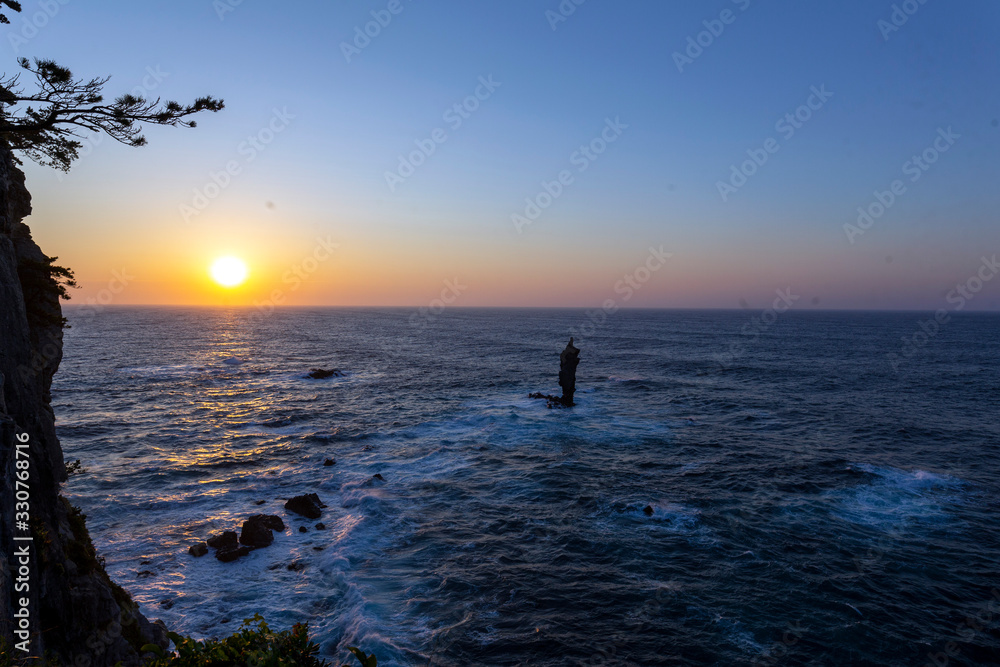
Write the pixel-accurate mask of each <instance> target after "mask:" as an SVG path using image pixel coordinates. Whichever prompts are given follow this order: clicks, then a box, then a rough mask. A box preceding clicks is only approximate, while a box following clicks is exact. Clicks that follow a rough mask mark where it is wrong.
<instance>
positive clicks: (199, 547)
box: [188, 542, 208, 558]
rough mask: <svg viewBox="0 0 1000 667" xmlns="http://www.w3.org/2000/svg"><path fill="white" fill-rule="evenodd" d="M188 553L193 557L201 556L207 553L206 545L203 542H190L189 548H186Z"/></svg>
mask: <svg viewBox="0 0 1000 667" xmlns="http://www.w3.org/2000/svg"><path fill="white" fill-rule="evenodd" d="M188 553H189V554H191V555H192V556H194V557H195V558H201V557H202V556H204V555H205V554H207V553H208V545H207V544H205V543H204V542H198V544H192V545H191V548H189V549H188Z"/></svg>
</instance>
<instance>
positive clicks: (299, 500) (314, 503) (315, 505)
mask: <svg viewBox="0 0 1000 667" xmlns="http://www.w3.org/2000/svg"><path fill="white" fill-rule="evenodd" d="M323 507H326V505H324V504H323V501H321V500H320V499H319V496H317V495H316V494H315V493H306V494H304V495H301V496H295V497H294V498H292V499H290V500H289V501H288V502H287V503H285V509H286V510H288V511H289V512H295V513H296V514H300V515H302V516H304V517H305V518H307V519H318V518H320V517H321V516H323V510H322V508H323Z"/></svg>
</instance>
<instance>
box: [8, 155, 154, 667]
mask: <svg viewBox="0 0 1000 667" xmlns="http://www.w3.org/2000/svg"><path fill="white" fill-rule="evenodd" d="M30 213H31V195H30V194H29V193H28V190H27V189H26V188H25V187H24V174H23V173H22V172H21V171H20V170H19V169H18V168H17V167H16V166H15V162H14V159H13V156H12V154H11V152H10V148H9V145H8V144H7V143H6V142H0V378H2V380H0V470H2V471H3V474H0V507H2V508H4V511H3V512H0V536H2V542H3V548H2V549H0V593H2V595H0V637H2V638H4V640H5V641H7V642H9V641H10V640H11V638H13V637H15V634H14V630H15V628H16V627H17V628H23V629H24V630H25V631H26V632H27V633H28V634H29V635H30V653H31V655H35V656H43V655H44V656H46V659H45V661H46V662H51V663H52V664H56V663H57V662H58V663H59V664H64V665H70V664H91V665H113V664H116V663H118V662H121V663H122V665H123V666H124V667H133V666H135V665H139V664H140V662H141V647H142V646H143V645H144V644H147V643H152V644H157V645H158V646H161V647H163V648H166V647H167V646H168V645H169V641H168V639H167V636H166V632H164V631H163V629H162V626H159V625H156V624H153V623H150V621H149V620H148V619H147V618H146V617H145V616H143V614H142V613H140V612H139V610H138V605H136V604H135V603H134V602H133V601H132V599H131V597H130V596H129V594H128V593H127V592H126V591H125V590H124V589H122V588H121V587H119V586H117V585H115V584H114V583H113V582H112V581H111V579H110V578H109V577H108V574H107V572H106V571H105V569H104V565H103V562H102V560H101V559H100V558H99V557H98V555H97V554H96V553H95V551H94V547H93V545H92V543H91V539H90V535H89V531H88V530H87V525H86V517H85V516H84V515H83V513H81V512H80V511H79V510H78V509H76V508H74V507H73V506H72V505H71V504H70V503H69V502H68V501H66V499H65V498H63V497H62V496H61V495H60V487H59V484H60V482H63V481H65V480H66V476H67V474H66V466H65V464H64V461H63V452H62V448H61V447H60V445H59V439H58V438H57V436H56V430H55V416H54V413H53V410H52V405H51V402H52V393H51V387H52V378H53V376H54V375H55V373H56V371H57V369H58V368H59V364H60V362H61V360H62V355H63V313H62V309H61V307H60V300H59V285H58V283H57V282H56V280H55V279H54V278H53V272H52V265H51V258H49V257H48V256H46V254H45V253H43V252H42V250H41V248H39V246H38V244H36V243H35V241H34V239H32V236H31V230H30V229H29V228H28V226H27V225H25V224H24V223H23V222H22V220H23V219H24V218H25V217H27V216H28V215H29V214H30ZM21 434H28V435H29V436H30V439H29V440H28V441H27V443H24V442H22V441H19V440H18V438H17V436H18V435H21ZM24 454H28V458H29V460H30V461H31V466H30V468H29V469H28V474H29V478H28V480H27V484H28V485H29V487H30V489H31V524H32V526H31V532H32V533H34V534H36V535H39V536H41V535H44V536H46V537H45V538H44V539H40V538H38V537H36V539H35V540H34V542H33V546H32V554H31V555H32V558H31V566H30V567H31V582H30V587H29V588H25V589H24V590H23V591H18V592H17V595H16V596H15V578H16V576H17V567H16V564H15V562H14V561H13V560H11V558H12V554H13V553H14V545H15V542H14V541H13V538H14V536H20V535H24V531H23V530H21V529H20V528H18V527H17V526H16V525H15V514H14V512H13V511H12V509H13V508H14V504H15V495H16V492H17V489H16V488H15V482H16V481H20V480H19V479H18V477H17V476H16V475H15V474H14V471H15V470H16V468H15V459H16V458H18V456H19V455H20V456H23V455H24ZM8 510H11V511H8ZM21 598H24V599H25V600H26V601H27V602H26V605H25V606H26V607H27V608H28V609H30V611H31V614H30V618H26V619H23V620H19V619H16V618H15V617H14V613H15V604H16V603H17V602H19V601H20V599H21ZM19 607H20V605H18V608H19ZM111 627H119V628H122V629H123V631H122V632H119V633H117V634H112V633H110V632H108V628H111ZM95 637H101V641H99V642H97V641H94V638H95ZM8 646H9V644H8ZM4 657H7V656H6V655H5V656H3V657H0V662H3V658H4Z"/></svg>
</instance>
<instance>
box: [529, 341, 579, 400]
mask: <svg viewBox="0 0 1000 667" xmlns="http://www.w3.org/2000/svg"><path fill="white" fill-rule="evenodd" d="M579 364H580V349H579V348H578V347H576V346H574V345H573V339H572V338H570V339H569V344H567V345H566V348H565V349H564V350H563V351H562V352H561V353H560V354H559V386H560V387H562V390H563V394H562V396H553V395H551V394H543V393H542V392H540V391H536V392H534V393H531V394H528V398H541V399H544V400H545V403H546V407H549V408H571V407H573V406H574V405H576V403H574V402H573V394H575V393H576V367H577V366H578V365H579Z"/></svg>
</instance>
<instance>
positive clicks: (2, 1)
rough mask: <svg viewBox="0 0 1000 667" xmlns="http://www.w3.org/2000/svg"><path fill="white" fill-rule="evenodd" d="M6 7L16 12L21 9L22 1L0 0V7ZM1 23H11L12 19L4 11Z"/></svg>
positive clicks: (0, 17) (0, 13)
mask: <svg viewBox="0 0 1000 667" xmlns="http://www.w3.org/2000/svg"><path fill="white" fill-rule="evenodd" d="M4 7H10V8H11V9H13V10H14V11H15V12H19V11H21V3H20V2H15V1H14V0H0V9H3V8H4ZM0 23H10V19H9V18H7V16H6V15H5V14H4V13H3V12H0Z"/></svg>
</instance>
